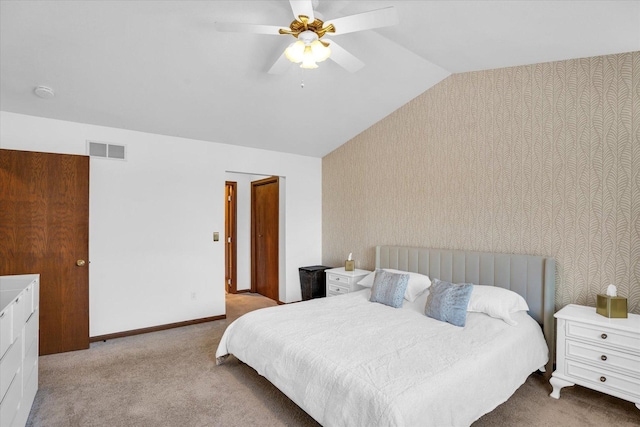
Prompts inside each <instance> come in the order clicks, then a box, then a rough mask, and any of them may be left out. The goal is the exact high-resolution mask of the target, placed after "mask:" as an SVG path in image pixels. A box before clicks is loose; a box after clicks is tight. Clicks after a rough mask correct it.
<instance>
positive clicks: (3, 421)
mask: <svg viewBox="0 0 640 427" xmlns="http://www.w3.org/2000/svg"><path fill="white" fill-rule="evenodd" d="M21 399H22V373H20V372H18V374H17V375H16V376H14V377H13V381H12V382H11V385H10V386H9V390H7V393H6V394H5V395H4V399H2V402H1V403H0V425H1V426H10V425H11V423H12V422H13V420H14V418H15V416H16V413H17V409H18V406H19V405H20V400H21Z"/></svg>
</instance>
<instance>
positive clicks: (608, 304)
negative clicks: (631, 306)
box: [596, 294, 627, 318]
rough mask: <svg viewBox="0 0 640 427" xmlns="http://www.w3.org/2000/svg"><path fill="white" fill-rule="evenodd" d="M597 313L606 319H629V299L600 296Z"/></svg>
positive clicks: (597, 302) (598, 296)
mask: <svg viewBox="0 0 640 427" xmlns="http://www.w3.org/2000/svg"><path fill="white" fill-rule="evenodd" d="M596 313H598V314H601V315H602V316H604V317H611V318H625V317H627V299H626V298H624V297H610V296H609V295H602V294H598V295H597V297H596Z"/></svg>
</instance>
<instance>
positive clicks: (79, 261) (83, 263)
mask: <svg viewBox="0 0 640 427" xmlns="http://www.w3.org/2000/svg"><path fill="white" fill-rule="evenodd" d="M85 264H86V262H85V260H83V259H79V260H77V261H76V265H77V266H78V267H84V265H85Z"/></svg>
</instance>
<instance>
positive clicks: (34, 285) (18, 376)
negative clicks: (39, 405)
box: [0, 274, 40, 427]
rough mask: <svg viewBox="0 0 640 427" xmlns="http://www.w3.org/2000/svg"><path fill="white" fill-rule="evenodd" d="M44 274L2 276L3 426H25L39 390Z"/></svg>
mask: <svg viewBox="0 0 640 427" xmlns="http://www.w3.org/2000/svg"><path fill="white" fill-rule="evenodd" d="M39 302H40V275H38V274H25V275H19V276H0V426H2V427H5V426H6V427H13V426H20V427H23V426H24V425H25V424H26V423H27V418H29V412H30V411H31V405H32V404H33V399H34V398H35V396H36V392H37V391H38V329H39V315H40V314H39V310H38V307H39Z"/></svg>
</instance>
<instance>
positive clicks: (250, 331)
mask: <svg viewBox="0 0 640 427" xmlns="http://www.w3.org/2000/svg"><path fill="white" fill-rule="evenodd" d="M369 293H370V291H369V290H368V289H365V290H362V291H359V292H355V293H351V294H347V295H342V296H338V297H330V298H322V299H314V300H311V301H306V302H303V303H297V304H289V305H284V306H278V307H270V308H265V309H262V310H257V311H253V312H251V313H248V314H246V315H244V316H242V317H240V318H239V319H237V320H236V321H234V322H233V323H232V324H231V325H229V327H228V328H227V330H226V331H225V333H224V335H223V336H222V339H221V341H220V344H219V346H218V350H217V352H216V358H217V360H218V364H220V363H222V362H223V360H224V358H225V356H226V355H228V354H233V355H234V356H236V357H237V358H238V359H240V360H242V361H243V362H245V363H247V364H248V365H250V366H252V367H253V368H254V369H255V370H256V371H257V372H258V373H259V374H260V375H262V376H264V377H266V378H267V379H268V380H269V381H271V382H272V383H273V384H274V385H275V386H276V387H278V388H279V389H280V390H281V391H282V392H283V393H285V394H286V395H287V396H288V397H289V398H290V399H291V400H293V401H294V402H295V403H296V404H298V405H299V406H300V407H301V408H302V409H304V410H305V411H306V412H307V413H308V414H309V415H311V416H312V417H313V418H314V419H315V420H316V421H318V422H319V423H320V424H322V425H324V426H338V425H343V426H374V425H375V426H392V425H393V426H417V425H421V426H430V425H431V426H465V425H469V424H471V423H472V422H473V421H475V420H476V419H478V418H479V417H480V416H482V415H483V414H485V413H487V412H490V411H491V410H493V409H494V408H495V407H496V406H498V405H499V404H501V403H503V402H504V401H506V400H507V399H508V398H509V397H510V396H511V395H512V394H513V392H515V390H517V388H518V387H519V386H520V385H522V384H523V383H524V381H525V380H526V379H527V377H528V376H529V374H531V373H532V372H534V371H535V370H536V369H539V368H541V367H543V366H544V365H545V363H546V362H547V357H548V349H547V345H546V343H545V340H544V337H543V335H542V332H541V330H540V327H539V325H538V324H537V323H536V322H535V321H534V320H533V319H531V318H530V317H529V316H528V315H527V314H526V312H518V313H515V314H514V316H513V318H514V320H516V321H517V322H518V325H517V326H509V325H507V324H506V323H505V322H503V321H502V320H499V319H494V318H491V317H489V316H487V315H486V314H483V313H468V315H467V324H466V326H465V327H464V328H459V327H456V326H452V325H450V324H448V323H443V322H439V321H437V320H434V319H430V318H428V317H426V316H425V315H424V314H421V313H422V308H423V307H424V300H425V299H426V295H423V296H422V297H421V298H418V299H417V300H416V301H415V302H414V303H408V302H407V301H404V304H405V305H404V307H403V308H402V309H395V308H391V307H388V306H385V305H382V304H378V303H372V302H369V301H368V297H369Z"/></svg>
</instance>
